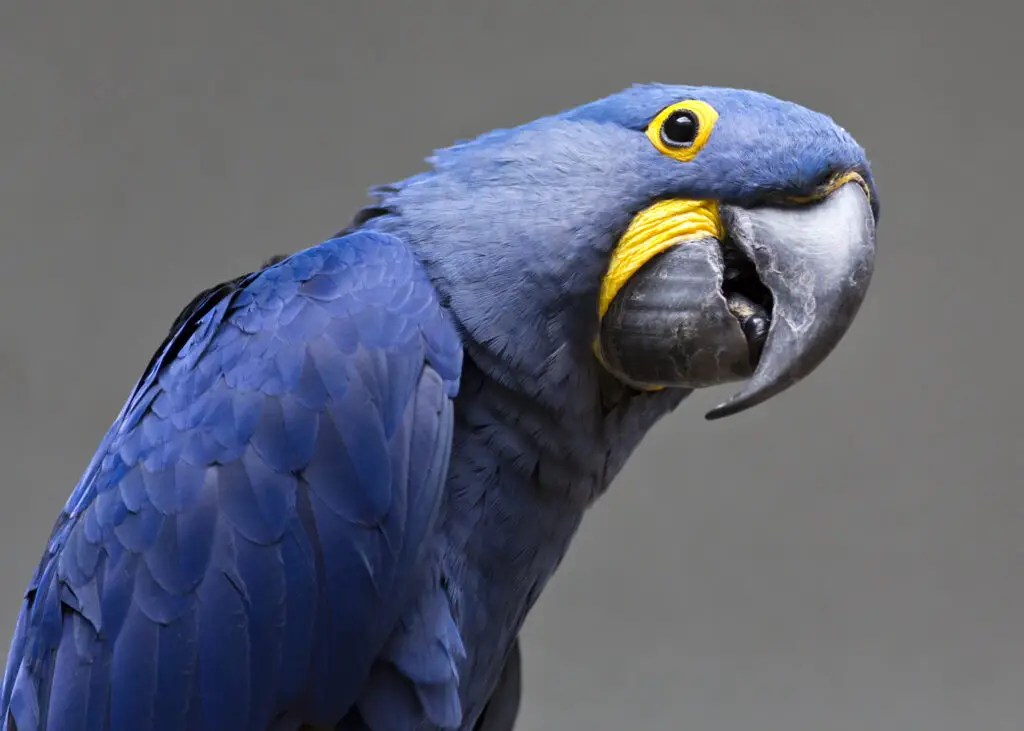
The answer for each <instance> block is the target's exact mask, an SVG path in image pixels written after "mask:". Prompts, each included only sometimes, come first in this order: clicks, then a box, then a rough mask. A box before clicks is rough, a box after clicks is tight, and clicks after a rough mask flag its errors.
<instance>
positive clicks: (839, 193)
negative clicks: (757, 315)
mask: <svg viewBox="0 0 1024 731" xmlns="http://www.w3.org/2000/svg"><path fill="white" fill-rule="evenodd" d="M721 215H722V222H723V224H724V225H725V228H726V230H727V231H728V232H729V237H730V242H731V243H732V244H734V245H735V246H736V247H737V248H738V249H739V251H741V252H742V253H743V255H744V256H746V257H747V258H748V259H749V260H750V261H751V262H752V263H753V265H754V268H755V269H756V271H757V276H758V278H759V279H760V281H761V283H762V284H763V285H764V286H765V287H766V288H767V289H768V290H769V292H770V293H771V298H772V305H771V323H770V325H769V328H768V334H767V338H766V339H765V341H764V347H763V350H762V351H761V353H760V357H759V358H758V362H757V366H756V368H755V369H754V374H753V375H752V376H751V377H750V379H749V380H748V381H747V383H746V385H745V387H744V388H743V389H742V390H741V391H740V392H739V393H738V394H736V395H735V396H733V397H732V398H731V399H729V400H728V401H726V402H725V403H723V404H721V405H719V406H717V407H715V408H714V409H712V410H711V411H710V412H708V414H707V416H706V418H707V419H709V420H710V419H720V418H722V417H725V416H730V415H732V414H737V413H739V412H740V411H744V410H746V409H749V408H751V407H752V406H756V405H757V404H760V403H762V402H764V401H766V400H768V399H769V398H771V397H772V396H775V395H776V394H779V393H781V392H782V391H785V390H786V389H787V388H789V387H790V386H792V385H793V384H795V383H797V382H798V381H800V380H802V379H803V378H804V377H806V376H807V375H808V374H810V373H811V372H812V371H813V370H814V369H815V368H817V367H818V366H819V365H821V363H822V361H824V360H825V358H826V357H828V355H829V354H830V353H831V352H832V350H833V349H834V348H835V347H836V345H838V344H839V341H840V340H841V339H842V338H843V336H844V335H845V334H846V331H847V330H848V329H849V327H850V324H851V323H852V322H853V319H854V317H855V316H856V314H857V312H858V310H859V309H860V306H861V303H862V302H863V301H864V297H865V295H866V294H867V290H868V285H869V284H870V281H871V274H872V272H873V269H874V256H875V220H874V215H873V213H872V211H871V206H870V202H869V200H868V198H867V195H866V193H865V191H864V189H863V188H862V187H861V185H859V184H858V183H856V182H851V183H847V184H845V185H843V186H841V187H840V188H838V189H837V190H836V191H835V192H833V193H831V194H830V195H829V196H828V197H826V198H824V199H823V200H821V201H819V202H816V203H813V204H810V205H801V206H792V207H790V206H786V207H774V206H764V207H757V208H740V207H736V206H726V205H723V206H722V207H721Z"/></svg>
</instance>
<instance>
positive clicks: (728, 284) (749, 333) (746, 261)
mask: <svg viewBox="0 0 1024 731" xmlns="http://www.w3.org/2000/svg"><path fill="white" fill-rule="evenodd" d="M721 247H722V256H723V258H724V260H725V268H724V271H723V276H722V294H723V295H725V301H726V304H727V306H728V308H729V312H730V313H732V315H733V317H735V318H736V319H737V320H738V321H739V323H740V328H742V330H743V335H744V336H745V337H746V339H747V346H748V348H749V352H750V367H751V368H752V369H756V368H757V364H758V362H759V361H760V359H761V353H762V352H763V351H764V344H765V341H766V340H767V338H768V328H769V327H770V326H771V322H772V307H773V304H774V301H773V298H772V293H771V292H770V291H769V290H768V288H767V287H765V286H764V284H763V283H762V282H761V279H760V277H758V276H757V269H756V268H755V267H754V262H752V261H751V260H750V258H749V257H747V255H746V254H744V253H743V252H742V251H740V249H739V247H737V246H736V244H735V242H734V241H733V240H732V238H731V237H729V236H726V237H724V240H723V241H722V242H721Z"/></svg>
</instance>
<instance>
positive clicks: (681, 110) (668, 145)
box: [647, 99, 718, 162]
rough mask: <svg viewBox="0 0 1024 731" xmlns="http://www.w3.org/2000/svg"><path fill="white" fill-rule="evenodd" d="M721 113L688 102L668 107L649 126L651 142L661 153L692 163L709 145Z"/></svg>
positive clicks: (693, 101) (693, 102) (696, 103)
mask: <svg viewBox="0 0 1024 731" xmlns="http://www.w3.org/2000/svg"><path fill="white" fill-rule="evenodd" d="M717 120H718V112H716V111H715V108H714V107H712V106H711V105H710V104H708V103H707V102H702V101H699V100H697V99H687V100H686V101H682V102H676V103H675V104H672V105H670V106H667V107H665V108H664V109H662V110H661V111H660V112H658V116H656V117H655V118H654V119H652V120H651V123H650V124H649V125H647V139H649V140H650V141H651V144H652V145H654V146H655V147H656V148H658V151H659V152H661V153H663V154H665V155H668V156H669V157H674V158H675V159H676V160H679V161H680V162H688V161H690V160H692V159H693V158H695V157H696V156H697V153H698V152H700V151H701V148H703V147H704V145H705V144H707V141H708V138H709V137H710V136H711V130H712V128H713V127H714V126H715V122H716V121H717Z"/></svg>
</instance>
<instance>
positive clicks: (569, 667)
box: [0, 0, 1024, 731]
mask: <svg viewBox="0 0 1024 731" xmlns="http://www.w3.org/2000/svg"><path fill="white" fill-rule="evenodd" d="M1012 5H1013V4H1012V3H1009V2H1005V1H1004V0H1003V1H994V2H984V1H982V0H972V1H971V2H962V3H956V2H953V1H952V0H950V1H949V2H946V3H945V4H942V3H938V2H925V1H924V0H921V1H920V2H910V1H909V0H908V1H903V2H896V1H894V0H889V1H888V2H881V1H879V2H868V1H867V0H857V1H856V2H834V3H826V2H807V3H801V2H796V1H795V0H789V1H788V2H781V1H775V2H771V3H768V2H754V1H753V0H751V1H749V2H746V3H742V2H735V1H726V0H717V1H716V2H705V3H697V2H689V3H687V2H678V1H676V2H668V1H665V2H659V1H656V0H648V1H640V0H630V1H629V2H621V3H615V2H595V1H593V0H592V1H591V2H588V3H582V2H580V3H570V2H552V1H551V0H517V1H516V2H509V3H502V4H500V5H499V4H493V3H480V2H470V1H469V0H466V1H465V2H461V3H453V2H448V3H445V2H432V3H425V2H424V3H414V2H412V0H407V1H406V2H403V3H397V2H392V3H387V2H376V3H368V2H353V1H352V0H345V1H344V2H340V1H339V2H330V3H329V2H315V1H313V0H304V1H303V2H299V3H287V4H286V3H277V2H270V1H269V0H258V1H256V0H249V1H248V2H245V3H242V2H238V3H225V2H220V3H217V2H202V3H200V2H177V3H170V2H163V3H140V2H134V3H132V2H127V1H125V2H119V3H114V2H109V1H107V0H91V2H88V3H83V2H71V1H70V0H65V1H63V2H39V3H29V2H27V0H21V1H20V2H19V1H18V0H7V1H5V2H3V3H0V94H2V96H0V140H2V142H0V242H2V243H0V252H2V258H0V420H2V430H3V431H2V433H3V439H2V440H0V463H2V464H3V469H4V473H3V474H4V477H3V482H2V490H3V503H2V504H3V508H2V510H3V512H2V514H0V555H2V562H0V586H3V587H4V590H3V592H2V594H0V629H2V632H0V635H2V643H3V645H4V647H5V648H6V642H7V638H8V637H9V632H10V629H11V628H12V627H13V622H14V618H15V611H16V608H17V606H18V602H19V597H20V591H21V589H22V587H23V586H24V584H25V582H26V580H27V579H28V577H29V574H30V572H31V569H32V567H33V565H34V563H35V561H36V559H37V557H38V555H39V552H40V551H41V550H42V548H43V545H44V543H45V539H46V536H47V534H48V531H49V528H50V525H51V521H52V520H53V518H54V517H55V516H56V514H57V511H58V510H59V508H60V506H61V505H62V503H63V501H64V499H65V497H66V495H67V494H68V492H69V491H70V489H71V487H72V486H73V484H74V483H75V481H76V479H77V478H78V476H79V473H80V472H81V470H82V469H83V468H84V466H85V464H86V462H87V460H88V458H89V456H90V454H91V452H92V450H93V449H94V448H95V446H96V444H97V442H98V440H99V438H100V436H101V435H102V433H103V431H104V429H105V428H106V426H107V425H108V424H109V422H110V420H111V418H112V417H113V416H114V415H115V414H116V412H117V411H118V409H119V408H120V405H121V403H122V400H123V399H124V398H125V396H126V395H127V392H128V389H129V388H130V387H131V385H132V383H133V381H134V379H135V378H136V377H137V376H138V374H139V373H140V371H141V369H142V367H143V366H144V365H145V363H146V361H147V360H148V358H149V356H150V354H151V352H152V350H153V348H155V346H156V345H157V343H158V342H159V341H160V339H161V337H162V335H163V332H164V329H165V328H166V327H167V326H168V325H169V323H170V321H171V319H172V318H173V316H174V315H175V314H176V313H177V311H178V309H179V307H180V306H182V305H184V303H185V302H187V301H188V300H189V299H190V297H191V296H192V295H193V294H194V293H195V292H197V291H198V290H199V289H200V288H202V287H205V286H207V285H209V284H212V283H214V282H217V281H220V280H222V279H224V278H227V277H229V276H232V275H234V274H237V273H240V272H242V271H248V270H249V269H250V268H252V267H254V266H256V265H258V264H259V263H260V261H261V260H262V259H263V257H265V256H267V255H270V254H272V253H276V252H279V251H294V250H296V249H299V248H303V247H305V246H307V245H310V244H313V243H316V242H318V241H319V240H321V239H322V238H323V237H325V236H326V235H328V234H330V233H332V232H333V231H335V230H336V229H337V228H338V227H340V226H341V225H343V224H345V223H347V221H348V218H349V216H350V215H351V213H352V212H353V211H354V210H355V209H356V208H357V207H358V206H359V205H361V204H362V203H363V202H364V200H365V196H364V191H365V189H366V187H367V186H369V185H370V184H373V183H380V182H388V181H391V180H395V179H398V178H401V177H403V176H405V175H407V174H410V173H412V172H415V171H417V170H420V169H421V168H422V167H423V164H422V162H421V160H422V159H423V157H424V156H425V155H426V154H428V153H429V152H430V150H431V149H433V148H434V147H436V146H440V145H444V144H447V143H449V142H450V141H452V140H454V139H457V138H461V137H466V136H472V135H475V134H477V133H479V132H483V131H485V130H487V129H489V128H492V127H494V126H509V125H512V124H517V123H520V122H524V121H527V120H529V119H531V118H533V117H536V116H539V115H542V114H546V113H549V112H553V111H557V110H559V109H562V108H564V107H568V106H574V105H576V104H577V103H581V102H584V101H587V100H590V99H592V98H596V97H599V96H603V95H604V94H607V93H610V92H613V91H616V90H618V89H620V88H622V87H624V86H626V85H628V84H631V83H633V82H635V81H649V80H660V81H667V82H682V83H706V84H720V85H729V86H743V87H753V88H758V89H762V90H765V91H768V92H770V93H774V94H776V95H779V96H782V97H786V98H790V99H793V100H795V101H798V102H801V103H804V104H806V105H808V106H811V107H814V108H816V109H818V110H820V111H824V112H826V113H829V114H831V115H833V116H834V117H835V118H836V119H837V120H839V121H840V123H841V124H843V125H844V126H845V127H847V128H848V129H849V130H850V131H851V132H852V133H853V134H854V135H855V136H856V137H857V138H858V139H859V140H860V142H861V143H862V144H863V145H864V146H865V147H866V148H867V150H868V152H869V154H870V156H871V157H872V159H873V161H874V165H875V171H876V174H877V177H878V183H879V187H880V192H881V198H882V208H883V211H882V221H881V227H880V231H879V237H880V247H881V249H880V255H879V260H878V264H877V274H876V278H875V282H874V284H873V287H872V292H871V295H870V296H869V299H868V302H867V303H866V305H865V307H864V310H863V314H862V316H861V318H860V319H859V321H858V322H857V323H856V325H855V326H854V328H853V329H852V331H851V332H850V334H849V336H848V338H847V339H846V341H845V342H844V344H843V345H842V346H841V347H840V348H839V350H838V351H836V353H835V355H834V356H833V357H832V358H831V359H830V360H829V361H828V362H827V363H826V365H825V366H823V367H822V368H821V370H819V371H818V372H817V373H816V374H815V375H814V376H812V377H811V378H810V379H809V380H808V381H806V382H805V383H804V384H803V385H802V386H801V387H798V388H796V389H795V390H793V391H791V392H789V393H787V394H786V395H785V396H783V397H781V398H778V399H777V400H775V401H772V402H771V403H769V404H768V405H766V406H763V407H761V408H759V409H756V410H754V411H752V412H749V413H747V414H744V415H741V416H738V417H734V418H732V419H729V420H726V421H723V422H719V423H715V424H708V423H705V422H704V421H703V419H702V415H703V413H704V410H706V409H707V408H708V407H710V406H711V405H713V403H715V402H717V401H718V400H720V399H721V398H723V397H724V396H726V395H727V393H725V392H724V391H722V390H719V391H715V392H710V393H702V394H699V395H698V396H696V397H694V398H693V399H692V400H691V401H690V402H689V403H688V404H685V405H684V407H683V408H682V409H681V410H680V411H679V412H678V413H677V414H675V415H674V416H673V417H672V418H670V419H668V420H667V421H665V422H663V423H662V424H661V425H660V426H659V427H658V428H657V429H656V430H655V431H654V433H652V434H651V435H650V436H649V438H648V439H647V441H646V442H645V443H644V445H643V447H642V448H641V449H640V450H639V452H637V453H636V454H635V456H634V457H633V459H632V461H631V463H630V464H629V466H628V468H627V469H626V471H625V473H624V474H623V475H622V476H621V478H620V479H619V480H618V482H617V483H616V485H615V486H614V487H613V489H612V491H611V493H610V494H609V495H608V496H607V497H606V498H605V499H604V500H603V502H601V503H600V504H599V505H598V507H596V508H595V509H594V511H593V512H592V514H591V515H590V516H589V519H588V520H587V521H586V523H585V526H584V529H583V530H582V532H581V534H580V535H579V538H578V540H577V541H576V543H575V544H574V547H573V549H572V551H571V552H570V555H569V557H568V558H567V560H566V562H565V563H564V564H563V567H562V569H561V571H560V572H559V574H558V575H557V576H556V578H555V580H554V581H553V583H552V584H551V585H550V588H549V589H548V591H547V592H546V594H545V595H544V596H543V598H542V599H541V601H540V603H539V605H538V606H537V609H536V611H535V612H534V613H533V615H532V616H531V618H530V620H529V624H528V627H527V630H526V634H525V652H526V679H525V682H526V696H525V708H524V715H523V717H522V722H521V726H520V729H522V730H523V731H528V730H535V731H539V730H546V729H558V730H560V731H562V730H566V731H567V730H571V729H581V730H582V729H587V730H588V731H589V730H591V729H599V730H602V729H607V730H608V731H620V730H621V731H632V730H633V729H636V730H637V731H656V730H660V729H664V730H665V731H681V730H682V729H701V730H702V731H741V730H743V729H752V730H753V729H757V731H805V730H806V731H846V730H850V731H853V730H854V729H857V730H861V729H864V730H867V729H872V730H874V729H892V730H893V731H914V730H916V729H921V730H922V731H924V730H927V731H945V730H949V731H966V730H967V729H971V730H972V731H973V730H974V729H978V730H981V731H997V730H1002V729H1007V730H1008V729H1019V728H1021V727H1024V572H1022V571H1021V569H1022V567H1024V555H1022V554H1024V532H1022V531H1021V529H1020V528H1021V524H1022V518H1024V490H1022V489H1021V487H1022V485H1021V484H1020V480H1019V479H1018V477H1019V474H1020V471H1021V468H1022V467H1024V458H1022V457H1021V456H1019V455H1020V452H1018V451H1017V448H1019V447H1020V446H1021V432H1020V427H1019V426H1018V419H1019V414H1020V412H1021V406H1022V405H1024V404H1022V398H1021V395H1020V391H1019V383H1020V379H1019V376H1018V373H1019V364H1020V358H1021V335H1020V328H1019V322H1020V317H1021V305H1022V304H1024V302H1022V298H1021V297H1020V295H1019V294H1018V292H1017V290H1016V283H1017V282H1018V280H1019V278H1020V275H1021V268H1022V266H1024V254H1022V251H1024V241H1022V240H1021V237H1020V226H1019V223H1018V222H1019V220H1020V210H1021V206H1022V201H1021V191H1020V180H1021V176H1022V170H1021V167H1022V165H1021V163H1022V162H1024V160H1022V159H1021V153H1020V149H1019V136H1020V131H1021V117H1022V114H1024V107H1022V103H1021V92H1020V84H1019V81H1018V79H1019V78H1020V68H1021V67H1022V66H1024V64H1021V53H1020V51H1017V50H1014V44H1015V43H1017V42H1019V39H1020V37H1021V35H1020V34H1021V31H1020V28H1021V25H1020V17H1021V15H1020V11H1015V10H1012V9H1010V8H1012Z"/></svg>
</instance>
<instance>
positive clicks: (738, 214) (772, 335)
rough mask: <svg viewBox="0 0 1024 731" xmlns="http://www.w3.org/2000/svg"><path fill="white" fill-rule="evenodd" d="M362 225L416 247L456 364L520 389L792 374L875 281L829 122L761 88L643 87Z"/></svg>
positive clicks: (475, 156)
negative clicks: (461, 348) (481, 369)
mask: <svg viewBox="0 0 1024 731" xmlns="http://www.w3.org/2000/svg"><path fill="white" fill-rule="evenodd" d="M430 162H431V164H432V169H431V170H429V171H427V172H424V173H421V174H419V175H416V176H413V177H411V178H409V179H407V180H405V181H402V182H400V183H397V184H394V185H389V186H382V187H379V188H377V189H375V191H374V192H375V194H376V195H377V197H378V204H377V205H375V206H372V207H370V208H367V209H365V210H364V211H363V212H362V213H361V214H360V215H359V217H357V223H358V224H359V225H368V226H373V227H379V228H384V229H390V230H393V231H395V232H397V233H400V234H401V235H402V236H403V238H405V239H406V240H408V241H409V242H410V244H411V245H412V246H413V247H414V248H415V249H416V251H417V253H418V254H419V256H420V258H421V259H422V260H423V262H424V264H425V266H426V268H427V271H428V274H429V275H430V276H431V278H432V279H433V281H434V282H435V284H436V286H437V288H438V290H439V291H440V292H441V294H442V297H443V298H444V300H445V302H446V305H447V306H448V309H449V311H450V312H451V313H452V315H453V317H454V318H455V320H456V321H457V324H458V326H459V327H460V328H461V330H462V332H463V333H464V335H465V339H466V341H467V355H469V356H470V357H471V358H472V359H473V360H475V361H478V362H481V363H485V364H486V367H487V368H489V369H490V370H491V371H492V372H494V373H496V374H497V375H498V377H499V378H502V379H505V380H506V381H508V382H511V381H515V382H517V383H521V384H527V386H526V387H527V388H529V389H531V391H532V395H534V396H537V397H541V398H544V397H547V398H549V399H555V398H557V394H564V393H566V392H573V391H575V390H578V389H579V388H580V387H581V386H583V387H588V379H590V377H591V376H593V375H594V374H598V373H600V374H603V375H604V376H608V375H610V376H611V377H613V378H614V379H615V380H616V381H617V382H618V383H620V384H624V385H625V386H626V387H628V388H630V389H634V390H636V391H639V392H644V391H649V392H650V391H660V390H665V389H675V390H677V391H678V390H679V389H685V390H692V389H694V388H702V387H708V386H714V385H719V384H723V383H729V382H734V381H745V382H746V383H745V385H744V386H743V387H742V390H741V391H740V392H739V393H738V394H737V395H736V396H734V397H733V398H732V399H731V400H729V401H728V402H726V403H724V404H722V405H720V406H718V407H717V408H715V409H713V410H712V411H711V412H710V413H709V414H708V418H718V417H722V416H726V415H729V414H734V413H737V412H739V411H741V410H743V409H746V408H749V407H751V406H754V405H756V404H758V403H761V402H763V401H765V400H766V399H768V398H770V397H772V396H774V395H776V394H778V393H780V392H781V391H783V390H785V389H786V388H788V387H789V386H791V385H792V384H794V383H796V382H797V381H799V380H801V379H802V378H804V377H805V376H807V375H808V374H809V373H811V372H812V371H813V370H814V369H815V368H817V367H818V366H819V365H820V364H821V363H822V361H823V360H824V359H825V358H826V357H827V356H828V355H829V353H831V351H832V350H833V349H834V348H835V346H836V345H837V344H838V342H839V341H840V339H841V338H842V337H843V336H844V334H845V333H846V332H847V329H848V328H849V326H850V324H851V322H852V320H853V318H854V316H855V315H856V313H857V311H858V309H859V308H860V305H861V303H862V301H863V300H864V297H865V294H866V291H867V289H868V285H869V282H870V279H871V274H872V270H873V262H874V253H875V226H876V223H877V218H878V196H877V192H876V190H875V185H874V181H873V179H872V176H871V172H870V168H869V165H868V161H867V159H866V157H865V153H864V150H863V149H862V148H861V147H860V146H859V145H858V144H857V143H856V142H855V141H854V139H853V138H852V137H851V136H850V135H849V134H848V133H847V132H846V130H844V129H843V128H842V127H840V126H839V125H838V124H836V123H835V122H834V121H833V120H832V119H831V118H829V117H828V116H825V115H823V114H820V113H817V112H814V111H811V110H809V109H806V108H804V107H802V106H800V105H797V104H795V103H791V102H787V101H783V100H780V99H777V98H774V97H772V96H769V95H767V94H763V93H759V92H752V91H745V90H738V89H725V88H712V87H690V86H671V85H662V84H648V85H638V86H634V87H631V88H629V89H626V90H624V91H622V92H620V93H617V94H614V95H612V96H609V97H607V98H604V99H601V100H599V101H595V102H592V103H589V104H586V105H583V106H580V107H577V108H575V109H570V110H568V111H564V112H562V113H560V114H556V115H553V116H549V117H544V118H542V119H538V120H536V121H533V122H530V123H527V124H524V125H522V126H519V127H515V128H512V129H501V130H496V131H493V132H489V133H487V134H484V135H482V136H480V137H478V138H476V139H473V140H469V141H465V142H460V143H457V144H455V145H453V146H451V147H449V148H446V149H443V150H440V151H438V152H437V153H435V155H434V157H432V158H431V159H430Z"/></svg>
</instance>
